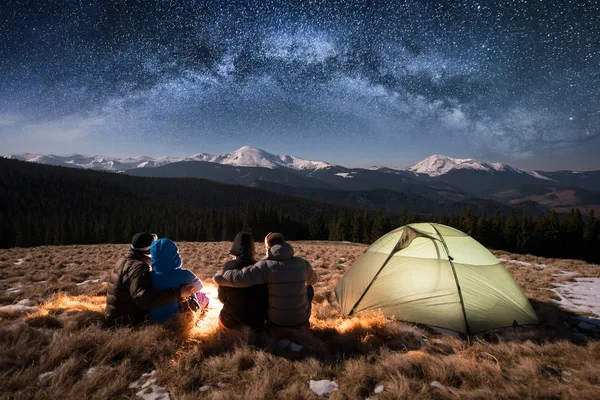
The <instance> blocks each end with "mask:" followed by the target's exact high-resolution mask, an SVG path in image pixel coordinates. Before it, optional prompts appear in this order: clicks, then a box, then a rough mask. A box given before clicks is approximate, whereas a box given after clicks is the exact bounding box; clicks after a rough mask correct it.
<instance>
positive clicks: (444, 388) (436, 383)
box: [429, 381, 446, 390]
mask: <svg viewBox="0 0 600 400" xmlns="http://www.w3.org/2000/svg"><path fill="white" fill-rule="evenodd" d="M429 386H433V387H434V388H438V389H442V390H446V386H444V385H442V384H441V383H440V382H438V381H432V382H431V383H430V384H429Z"/></svg>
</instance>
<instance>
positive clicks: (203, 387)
mask: <svg viewBox="0 0 600 400" xmlns="http://www.w3.org/2000/svg"><path fill="white" fill-rule="evenodd" d="M209 390H210V386H202V387H201V388H200V389H198V391H199V392H208V391H209Z"/></svg>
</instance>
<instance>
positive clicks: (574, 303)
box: [552, 278, 600, 316]
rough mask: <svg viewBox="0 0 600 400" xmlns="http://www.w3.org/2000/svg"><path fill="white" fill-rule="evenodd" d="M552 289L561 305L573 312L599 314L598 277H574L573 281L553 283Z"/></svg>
mask: <svg viewBox="0 0 600 400" xmlns="http://www.w3.org/2000/svg"><path fill="white" fill-rule="evenodd" d="M555 286H556V287H555V288H554V289H552V290H553V291H554V293H556V294H557V295H558V296H559V297H560V300H554V301H555V302H556V303H558V304H560V306H561V307H563V308H565V309H567V310H569V311H574V312H585V313H591V314H594V315H597V316H600V278H575V282H565V283H562V284H558V285H555Z"/></svg>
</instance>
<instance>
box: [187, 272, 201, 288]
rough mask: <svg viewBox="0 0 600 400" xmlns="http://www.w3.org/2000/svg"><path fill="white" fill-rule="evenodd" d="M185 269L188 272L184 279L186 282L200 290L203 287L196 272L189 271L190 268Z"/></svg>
mask: <svg viewBox="0 0 600 400" xmlns="http://www.w3.org/2000/svg"><path fill="white" fill-rule="evenodd" d="M186 271H187V274H188V276H187V279H186V281H187V283H188V284H189V285H192V286H193V287H194V290H195V291H196V292H199V291H201V290H202V288H203V287H204V285H203V284H202V281H201V280H200V278H198V277H197V276H196V274H194V273H193V272H192V271H190V270H186Z"/></svg>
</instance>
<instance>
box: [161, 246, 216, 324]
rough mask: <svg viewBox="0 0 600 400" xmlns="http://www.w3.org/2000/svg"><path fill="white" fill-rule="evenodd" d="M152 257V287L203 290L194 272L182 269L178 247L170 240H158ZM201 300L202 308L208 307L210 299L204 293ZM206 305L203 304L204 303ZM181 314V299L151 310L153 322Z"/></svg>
mask: <svg viewBox="0 0 600 400" xmlns="http://www.w3.org/2000/svg"><path fill="white" fill-rule="evenodd" d="M150 255H151V256H152V272H151V277H152V285H154V287H155V288H157V289H173V288H179V287H181V286H183V285H187V284H190V285H192V286H194V289H196V291H197V292H200V290H202V282H201V281H200V279H198V277H197V276H196V275H194V273H193V272H192V271H188V270H187V269H181V265H182V260H181V256H180V255H179V249H178V248H177V245H176V244H175V243H173V242H172V241H170V240H169V239H164V238H163V239H158V240H157V241H155V242H154V243H152V247H150ZM199 298H200V299H199V300H200V303H201V305H202V306H204V307H206V306H207V305H208V298H207V297H206V295H204V294H203V293H202V294H200V296H199ZM203 302H204V303H205V304H202V303H203ZM178 312H179V299H177V301H174V302H172V303H169V304H165V305H161V306H160V307H154V308H152V310H150V320H151V321H152V322H164V321H166V320H168V319H170V318H171V317H173V316H174V315H175V314H177V313H178Z"/></svg>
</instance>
